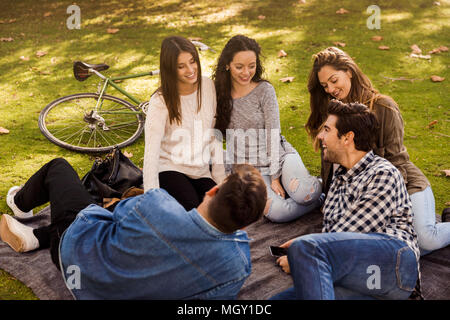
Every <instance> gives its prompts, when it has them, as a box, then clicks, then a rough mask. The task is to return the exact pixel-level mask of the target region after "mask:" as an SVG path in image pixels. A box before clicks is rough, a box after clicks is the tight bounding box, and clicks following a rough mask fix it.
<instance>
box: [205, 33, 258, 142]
mask: <svg viewBox="0 0 450 320" xmlns="http://www.w3.org/2000/svg"><path fill="white" fill-rule="evenodd" d="M241 51H253V52H254V53H255V55H256V72H255V75H254V76H253V78H252V81H254V82H259V81H262V80H264V79H263V78H262V74H263V72H264V68H263V67H262V65H261V61H260V55H261V47H260V46H259V44H258V43H257V42H256V41H255V40H254V39H251V38H248V37H246V36H243V35H237V36H234V37H232V38H231V39H230V40H228V42H227V44H226V45H225V47H224V48H223V50H222V53H221V54H220V56H219V59H218V61H217V66H216V68H215V70H214V73H213V75H212V79H213V80H214V84H215V87H216V96H217V113H216V125H215V128H216V129H219V130H220V131H222V134H223V135H224V137H225V130H226V129H227V127H228V125H229V123H230V117H231V111H232V110H233V98H232V97H231V75H230V71H228V70H227V65H229V64H230V62H231V61H232V60H233V58H234V56H235V55H236V53H238V52H241Z"/></svg>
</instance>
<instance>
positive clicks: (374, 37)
mask: <svg viewBox="0 0 450 320" xmlns="http://www.w3.org/2000/svg"><path fill="white" fill-rule="evenodd" d="M371 39H372V41H377V42H378V41H381V40H383V37H382V36H373V37H372V38H371Z"/></svg>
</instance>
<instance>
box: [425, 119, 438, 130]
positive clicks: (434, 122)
mask: <svg viewBox="0 0 450 320" xmlns="http://www.w3.org/2000/svg"><path fill="white" fill-rule="evenodd" d="M436 123H438V121H437V120H433V121H431V122H430V123H429V124H428V125H427V129H431V128H432V127H433V126H434V125H435V124H436Z"/></svg>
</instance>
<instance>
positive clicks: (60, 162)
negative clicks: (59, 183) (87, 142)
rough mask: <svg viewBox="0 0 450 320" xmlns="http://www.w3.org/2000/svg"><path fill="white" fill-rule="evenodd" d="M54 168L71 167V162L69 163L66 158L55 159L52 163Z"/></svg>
mask: <svg viewBox="0 0 450 320" xmlns="http://www.w3.org/2000/svg"><path fill="white" fill-rule="evenodd" d="M50 163H51V165H52V166H64V167H67V166H69V167H71V165H70V164H69V162H67V160H66V159H64V158H55V159H53V160H51V161H50Z"/></svg>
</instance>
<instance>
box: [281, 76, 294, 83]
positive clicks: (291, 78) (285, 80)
mask: <svg viewBox="0 0 450 320" xmlns="http://www.w3.org/2000/svg"><path fill="white" fill-rule="evenodd" d="M294 78H295V77H285V78H281V79H280V81H281V82H292V81H293V80H294Z"/></svg>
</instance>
